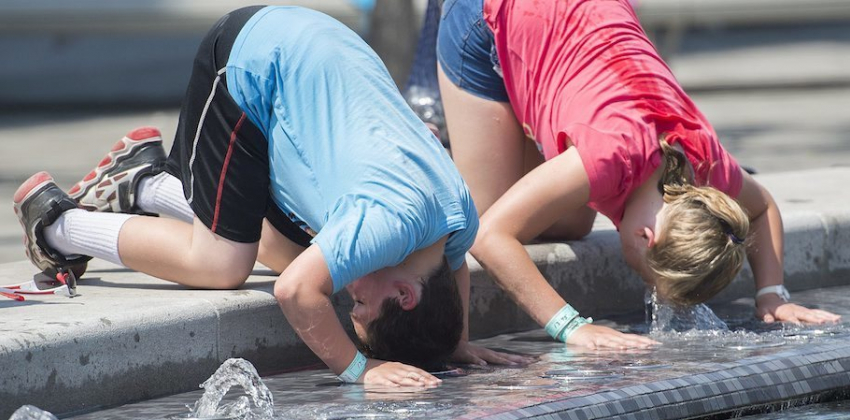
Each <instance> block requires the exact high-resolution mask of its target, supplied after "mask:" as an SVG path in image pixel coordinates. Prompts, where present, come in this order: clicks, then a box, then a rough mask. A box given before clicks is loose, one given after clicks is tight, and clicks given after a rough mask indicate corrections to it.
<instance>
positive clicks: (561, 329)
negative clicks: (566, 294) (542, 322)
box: [545, 303, 593, 342]
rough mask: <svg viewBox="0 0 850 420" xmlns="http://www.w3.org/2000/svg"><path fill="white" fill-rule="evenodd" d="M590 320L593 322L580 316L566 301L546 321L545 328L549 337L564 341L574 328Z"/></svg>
mask: <svg viewBox="0 0 850 420" xmlns="http://www.w3.org/2000/svg"><path fill="white" fill-rule="evenodd" d="M591 322H593V319H590V318H588V319H585V318H582V317H580V316H579V315H578V311H577V310H575V309H574V308H573V307H572V306H570V304H569V303H568V304H566V305H564V307H563V308H561V310H560V311H558V313H556V314H555V316H553V317H552V319H550V320H549V322H547V323H546V327H545V329H546V333H548V334H549V336H550V337H552V338H554V339H555V340H558V341H561V342H566V341H567V338H569V336H570V335H572V333H573V332H575V330H577V329H578V328H579V327H581V326H582V325H585V324H588V323H591Z"/></svg>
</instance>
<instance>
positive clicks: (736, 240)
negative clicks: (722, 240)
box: [726, 232, 744, 245]
mask: <svg viewBox="0 0 850 420" xmlns="http://www.w3.org/2000/svg"><path fill="white" fill-rule="evenodd" d="M726 234H727V235H729V239H731V240H732V242H734V243H736V244H738V245H740V244H742V243H744V239H743V238H739V237H737V236H735V234H734V233H732V232H727V233H726Z"/></svg>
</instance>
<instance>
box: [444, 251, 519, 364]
mask: <svg viewBox="0 0 850 420" xmlns="http://www.w3.org/2000/svg"><path fill="white" fill-rule="evenodd" d="M454 275H455V281H457V287H458V291H459V292H460V299H461V302H462V304H463V334H461V336H460V342H459V343H458V347H457V349H456V350H455V352H454V353H453V354H452V361H453V362H461V363H474V364H478V365H486V364H488V363H494V364H499V365H513V364H518V363H531V362H532V361H533V360H532V359H530V358H526V357H522V356H517V355H513V354H508V353H502V352H497V351H493V350H489V349H486V348H484V347H479V346H476V345H474V344H470V343H469V295H470V293H469V284H470V276H469V266H468V265H467V264H466V262H464V263H463V265H462V266H460V268H459V269H457V270H456V271H455V272H454Z"/></svg>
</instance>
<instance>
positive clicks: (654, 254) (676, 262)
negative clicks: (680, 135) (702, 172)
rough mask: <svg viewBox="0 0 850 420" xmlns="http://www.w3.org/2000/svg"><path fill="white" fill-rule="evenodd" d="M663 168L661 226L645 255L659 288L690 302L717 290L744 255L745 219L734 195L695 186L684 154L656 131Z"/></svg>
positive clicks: (733, 273) (676, 300)
mask: <svg viewBox="0 0 850 420" xmlns="http://www.w3.org/2000/svg"><path fill="white" fill-rule="evenodd" d="M660 142H661V150H662V153H663V154H664V159H663V164H664V172H663V174H662V176H661V181H659V190H661V191H662V195H663V197H664V202H665V203H667V206H668V207H669V208H668V210H667V214H666V218H665V222H664V226H663V227H661V228H660V230H661V231H660V232H659V233H658V234H657V240H656V243H655V245H654V246H653V247H651V248H650V249H649V251H648V252H647V255H646V259H647V265H648V267H649V269H650V271H651V272H652V273H653V275H654V277H655V279H656V287H657V288H658V291H659V293H660V294H661V295H662V296H663V297H664V298H665V299H667V300H669V301H671V302H673V303H677V304H682V305H693V304H697V303H702V302H705V301H706V300H708V299H710V298H711V297H713V296H714V295H716V294H717V293H718V292H720V291H721V290H723V288H725V287H726V286H727V285H728V284H729V283H730V282H731V281H732V280H733V279H734V278H735V276H736V275H737V274H738V272H739V271H740V270H741V267H743V265H744V259H745V258H746V247H747V239H746V238H747V234H748V232H749V229H750V222H749V218H748V217H747V214H746V213H745V212H744V210H743V209H742V208H741V206H740V205H739V204H738V202H737V201H735V200H734V199H732V198H730V197H729V196H727V195H726V194H724V193H723V192H721V191H719V190H717V189H715V188H711V187H695V186H694V185H693V175H692V174H691V172H690V169H689V166H688V165H687V160H686V158H685V156H684V154H682V153H681V152H679V151H678V150H676V149H674V148H673V147H671V146H670V145H669V144H668V143H667V141H666V140H665V139H664V138H663V137H662V138H661V140H660Z"/></svg>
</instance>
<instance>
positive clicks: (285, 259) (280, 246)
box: [257, 219, 306, 273]
mask: <svg viewBox="0 0 850 420" xmlns="http://www.w3.org/2000/svg"><path fill="white" fill-rule="evenodd" d="M305 249H306V248H304V247H302V246H300V245H298V244H296V243H295V242H292V241H291V240H289V238H287V237H286V236H284V235H283V234H282V233H280V232H279V231H278V230H277V229H275V228H274V227H273V226H272V224H271V223H269V221H268V220H267V219H263V234H262V237H261V238H260V251H259V254H258V255H257V260H258V261H259V262H261V263H262V264H263V265H265V266H266V267H268V268H270V269H271V270H272V271H276V272H278V273H282V272H283V270H286V267H289V264H290V263H292V261H293V260H295V258H296V257H298V256H299V255H301V253H302V252H304V250H305Z"/></svg>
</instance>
